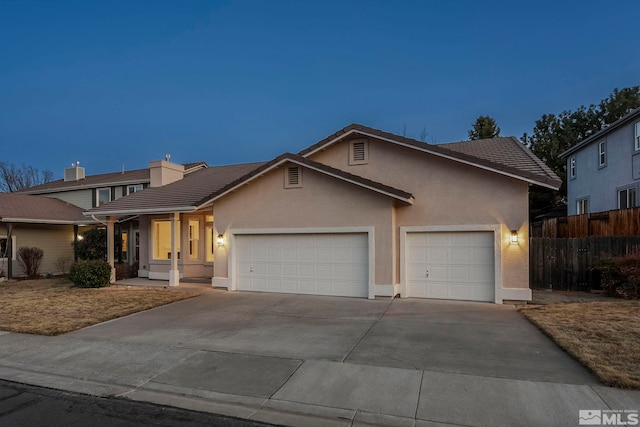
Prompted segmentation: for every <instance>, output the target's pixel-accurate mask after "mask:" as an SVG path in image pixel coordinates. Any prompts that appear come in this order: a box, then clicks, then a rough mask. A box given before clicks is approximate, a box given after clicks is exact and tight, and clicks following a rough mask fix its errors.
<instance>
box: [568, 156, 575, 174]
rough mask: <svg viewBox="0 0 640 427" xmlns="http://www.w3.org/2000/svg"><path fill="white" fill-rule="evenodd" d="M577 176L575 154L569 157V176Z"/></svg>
mask: <svg viewBox="0 0 640 427" xmlns="http://www.w3.org/2000/svg"><path fill="white" fill-rule="evenodd" d="M575 177H576V156H573V157H571V158H570V159H569V178H571V179H573V178H575Z"/></svg>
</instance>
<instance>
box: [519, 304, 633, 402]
mask: <svg viewBox="0 0 640 427" xmlns="http://www.w3.org/2000/svg"><path fill="white" fill-rule="evenodd" d="M521 312H522V313H523V314H524V316H525V317H526V318H527V319H529V320H530V321H531V322H533V323H534V324H535V325H537V326H538V327H539V328H540V329H542V331H543V332H545V333H546V334H547V335H549V336H550V337H551V338H552V339H553V340H554V341H555V342H556V343H557V344H558V345H559V346H560V347H562V348H563V349H564V350H565V351H566V352H567V353H569V354H570V355H571V356H573V357H574V358H575V359H577V360H578V361H580V362H581V363H582V364H583V365H585V366H586V367H587V368H589V369H591V371H593V372H594V373H595V374H596V375H597V376H598V378H600V380H601V381H602V382H604V383H605V384H607V385H610V386H613V387H620V388H633V389H640V301H612V302H587V303H571V304H550V305H545V306H527V307H524V308H522V309H521Z"/></svg>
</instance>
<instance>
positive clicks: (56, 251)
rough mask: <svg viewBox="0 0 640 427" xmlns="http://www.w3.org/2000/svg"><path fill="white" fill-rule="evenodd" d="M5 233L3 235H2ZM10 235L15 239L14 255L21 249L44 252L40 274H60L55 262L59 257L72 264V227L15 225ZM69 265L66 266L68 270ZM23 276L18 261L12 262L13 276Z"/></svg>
mask: <svg viewBox="0 0 640 427" xmlns="http://www.w3.org/2000/svg"><path fill="white" fill-rule="evenodd" d="M4 234H5V233H3V235H4ZM12 234H13V235H14V236H15V237H16V247H15V248H13V250H14V251H15V253H16V254H17V251H18V249H19V248H21V247H25V246H26V247H34V246H35V247H38V248H40V249H42V251H43V252H44V254H43V257H42V263H41V264H40V274H41V275H42V276H46V275H47V274H48V273H51V274H62V273H63V272H62V271H60V268H58V266H57V265H56V262H57V261H58V259H59V258H61V257H67V258H68V260H70V262H71V263H72V262H73V246H72V245H71V244H72V242H73V226H72V225H33V224H28V225H27V224H17V225H14V226H13V231H12ZM70 266H71V265H70V264H68V265H67V273H68V268H69V267H70ZM22 275H23V271H22V268H21V267H20V265H19V263H18V261H17V260H16V261H13V276H14V277H20V276H22Z"/></svg>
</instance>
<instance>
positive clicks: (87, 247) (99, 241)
mask: <svg viewBox="0 0 640 427" xmlns="http://www.w3.org/2000/svg"><path fill="white" fill-rule="evenodd" d="M80 236H81V238H82V239H78V241H77V242H73V243H71V244H72V245H73V246H74V249H75V251H76V252H75V253H76V255H77V256H78V258H80V259H83V260H89V259H100V260H103V261H104V260H105V259H106V257H107V230H105V229H104V228H92V229H89V230H87V231H84V232H82V233H80Z"/></svg>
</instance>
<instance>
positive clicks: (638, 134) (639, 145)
mask: <svg viewBox="0 0 640 427" xmlns="http://www.w3.org/2000/svg"><path fill="white" fill-rule="evenodd" d="M634 141H635V146H636V150H640V122H637V123H636V125H635V135H634Z"/></svg>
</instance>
